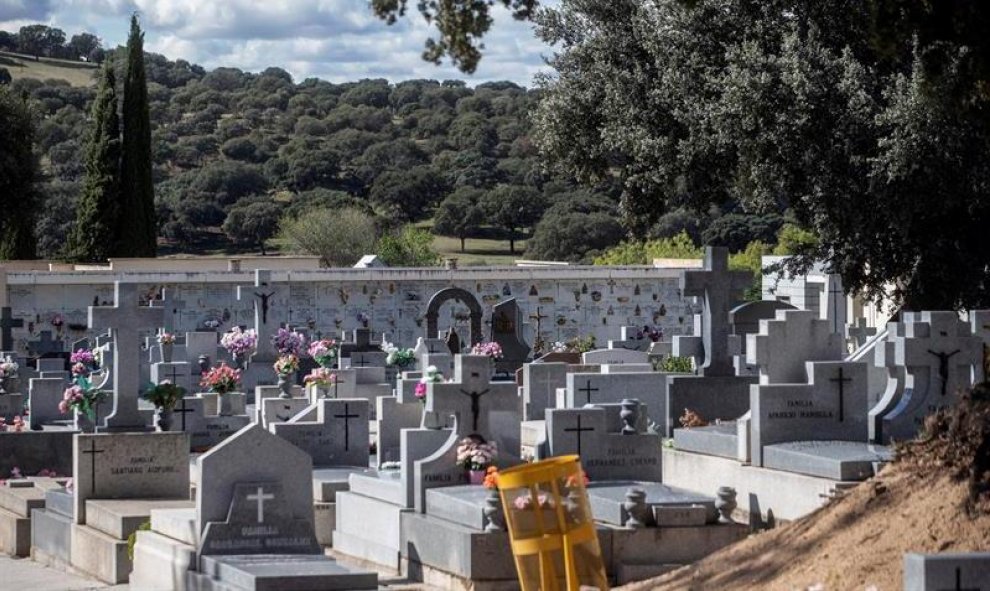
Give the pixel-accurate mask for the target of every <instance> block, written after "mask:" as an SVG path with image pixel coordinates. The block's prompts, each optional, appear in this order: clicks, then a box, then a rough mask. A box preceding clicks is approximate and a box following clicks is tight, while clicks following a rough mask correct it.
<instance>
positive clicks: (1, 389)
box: [0, 378, 7, 396]
mask: <svg viewBox="0 0 990 591" xmlns="http://www.w3.org/2000/svg"><path fill="white" fill-rule="evenodd" d="M6 393H7V378H0V396H3V395H4V394H6Z"/></svg>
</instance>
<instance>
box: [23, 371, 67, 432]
mask: <svg viewBox="0 0 990 591" xmlns="http://www.w3.org/2000/svg"><path fill="white" fill-rule="evenodd" d="M28 384H29V385H28V408H29V409H30V410H31V412H30V413H29V414H28V417H29V421H30V424H31V428H32V429H40V428H41V427H42V425H44V424H46V423H51V422H52V421H58V420H64V419H66V418H67V417H66V415H63V414H62V412H61V411H60V410H59V409H58V404H59V402H61V401H62V393H63V392H64V391H65V380H63V379H60V378H32V379H31V380H30V381H29V383H28Z"/></svg>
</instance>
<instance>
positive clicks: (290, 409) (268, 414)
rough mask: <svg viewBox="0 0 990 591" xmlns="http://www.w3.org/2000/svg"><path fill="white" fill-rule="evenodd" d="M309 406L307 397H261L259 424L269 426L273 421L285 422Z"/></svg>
mask: <svg viewBox="0 0 990 591" xmlns="http://www.w3.org/2000/svg"><path fill="white" fill-rule="evenodd" d="M309 406H310V402H309V398H263V399H262V400H261V404H260V405H259V408H260V410H261V424H262V425H263V426H264V427H265V428H270V427H271V426H272V425H274V424H275V423H287V422H288V421H289V420H290V419H291V418H292V417H294V416H296V415H297V414H299V413H300V412H302V411H304V410H306V408H307V407H309Z"/></svg>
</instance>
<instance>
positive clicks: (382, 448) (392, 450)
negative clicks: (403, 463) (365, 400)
mask: <svg viewBox="0 0 990 591" xmlns="http://www.w3.org/2000/svg"><path fill="white" fill-rule="evenodd" d="M375 404H376V405H377V412H376V413H375V417H376V419H375V422H376V423H377V427H378V428H377V433H378V439H377V443H378V445H377V448H376V453H377V456H378V465H379V466H380V465H382V464H383V463H384V462H397V461H399V458H400V455H401V449H400V447H399V446H400V441H401V433H402V429H415V428H417V427H419V426H420V425H422V423H423V403H422V402H419V401H415V402H406V403H403V402H400V401H399V400H398V399H397V398H396V397H394V396H379V397H378V398H377V399H376V400H375Z"/></svg>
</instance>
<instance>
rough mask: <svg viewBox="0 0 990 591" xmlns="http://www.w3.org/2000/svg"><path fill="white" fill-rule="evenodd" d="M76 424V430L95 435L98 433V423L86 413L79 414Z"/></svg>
mask: <svg viewBox="0 0 990 591" xmlns="http://www.w3.org/2000/svg"><path fill="white" fill-rule="evenodd" d="M94 414H95V413H94ZM74 422H75V427H76V429H77V430H78V431H80V432H82V433H93V432H95V431H96V421H95V420H93V419H91V418H89V415H87V414H86V413H82V412H77V413H76V417H75V421H74Z"/></svg>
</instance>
